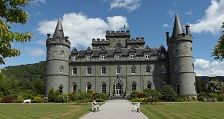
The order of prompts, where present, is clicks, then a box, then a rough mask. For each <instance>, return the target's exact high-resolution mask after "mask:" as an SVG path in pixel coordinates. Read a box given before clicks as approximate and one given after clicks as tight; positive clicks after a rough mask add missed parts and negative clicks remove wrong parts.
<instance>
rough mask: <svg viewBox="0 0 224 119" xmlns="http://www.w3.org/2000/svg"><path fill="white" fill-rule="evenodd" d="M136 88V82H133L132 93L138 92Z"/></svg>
mask: <svg viewBox="0 0 224 119" xmlns="http://www.w3.org/2000/svg"><path fill="white" fill-rule="evenodd" d="M136 86H137V84H136V82H132V86H131V89H132V91H135V90H136Z"/></svg>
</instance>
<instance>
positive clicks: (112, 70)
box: [46, 14, 196, 96]
mask: <svg viewBox="0 0 224 119" xmlns="http://www.w3.org/2000/svg"><path fill="white" fill-rule="evenodd" d="M47 36H48V37H47V41H46V46H47V59H46V60H47V70H46V94H48V92H49V90H50V89H51V88H53V89H54V90H59V92H60V93H63V94H67V93H72V92H74V93H75V92H77V91H78V90H81V91H87V90H92V91H93V92H96V93H106V94H108V95H110V96H129V95H130V93H131V92H132V91H135V90H137V91H140V92H142V91H143V90H144V89H147V88H149V89H152V90H154V89H161V88H162V86H163V85H166V84H169V85H171V86H172V87H173V89H174V90H175V91H176V93H177V94H178V95H196V89H195V87H196V86H195V73H194V65H193V57H192V35H191V34H190V32H189V26H188V25H186V26H185V31H183V28H182V25H181V23H180V20H179V17H178V15H177V14H176V16H175V21H174V26H173V33H172V35H171V36H169V32H166V41H167V46H168V49H167V50H166V49H165V48H164V47H163V46H162V45H161V46H160V47H159V48H150V47H149V46H148V45H145V41H144V37H137V38H131V34H130V31H129V30H124V31H106V39H92V47H88V48H87V49H86V50H80V51H78V50H77V49H76V48H75V47H74V48H73V49H72V50H71V51H70V41H69V40H68V37H65V36H64V33H63V28H62V23H61V20H58V23H57V26H56V29H55V32H54V34H53V37H51V35H50V34H48V35H47Z"/></svg>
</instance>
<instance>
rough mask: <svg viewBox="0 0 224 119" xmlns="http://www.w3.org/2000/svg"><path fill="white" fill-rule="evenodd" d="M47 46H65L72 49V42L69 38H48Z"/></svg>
mask: <svg viewBox="0 0 224 119" xmlns="http://www.w3.org/2000/svg"><path fill="white" fill-rule="evenodd" d="M46 45H64V46H67V47H69V48H70V45H71V42H70V41H69V40H68V37H65V38H60V37H58V38H50V37H49V38H48V39H47V41H46Z"/></svg>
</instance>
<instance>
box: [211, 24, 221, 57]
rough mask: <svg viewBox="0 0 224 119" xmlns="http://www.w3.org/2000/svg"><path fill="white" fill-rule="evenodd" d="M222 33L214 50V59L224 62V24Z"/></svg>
mask: <svg viewBox="0 0 224 119" xmlns="http://www.w3.org/2000/svg"><path fill="white" fill-rule="evenodd" d="M221 28H222V33H221V36H220V38H219V40H218V43H217V44H216V46H215V48H214V49H213V52H212V56H214V59H219V60H221V61H222V60H223V59H224V23H223V24H222V27H221Z"/></svg>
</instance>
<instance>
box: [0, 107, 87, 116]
mask: <svg viewBox="0 0 224 119" xmlns="http://www.w3.org/2000/svg"><path fill="white" fill-rule="evenodd" d="M90 108H91V106H90V104H79V105H78V104H0V118H1V119H78V118H79V117H81V116H82V115H84V114H86V113H88V112H89V110H90Z"/></svg>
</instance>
